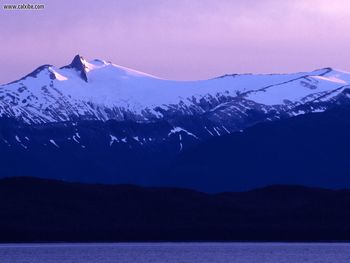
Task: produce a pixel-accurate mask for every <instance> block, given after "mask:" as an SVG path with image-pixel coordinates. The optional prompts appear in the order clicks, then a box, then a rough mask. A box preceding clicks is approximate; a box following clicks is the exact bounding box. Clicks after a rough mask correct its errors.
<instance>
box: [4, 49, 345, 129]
mask: <svg viewBox="0 0 350 263" xmlns="http://www.w3.org/2000/svg"><path fill="white" fill-rule="evenodd" d="M349 81H350V74H349V73H347V72H342V71H336V70H333V69H331V68H325V69H320V70H316V71H313V72H308V73H295V74H271V75H251V74H243V75H224V76H222V77H218V78H214V79H209V80H200V81H171V80H164V79H160V78H157V77H155V76H152V75H149V74H146V73H142V72H139V71H136V70H132V69H128V68H125V67H121V66H117V65H115V64H113V63H110V62H106V61H103V60H93V61H90V62H88V61H86V60H85V59H83V58H82V57H81V56H78V55H77V56H76V57H75V58H74V59H73V61H72V63H71V64H69V65H68V66H65V67H62V68H56V67H55V66H51V65H44V66H41V67H39V68H38V69H36V70H35V71H33V72H32V73H30V74H29V75H27V76H25V77H23V78H22V79H20V80H17V81H14V82H11V83H9V84H6V85H2V86H0V99H1V100H0V114H1V116H7V117H14V118H16V119H18V120H21V121H23V122H25V123H49V122H60V121H76V120H102V121H106V120H111V119H113V120H117V121H125V120H130V121H137V122H152V121H155V120H161V119H166V120H172V119H176V118H179V117H184V116H194V115H202V116H206V117H205V118H206V119H208V120H210V121H211V122H214V123H216V125H217V126H219V128H217V129H220V130H222V131H225V130H226V129H227V130H228V131H233V130H236V129H238V128H244V126H246V125H245V124H242V125H240V124H241V122H242V119H244V118H246V116H248V115H249V111H252V110H254V111H256V112H257V113H259V114H263V115H266V117H267V118H274V117H281V116H280V115H288V116H293V115H296V114H300V113H303V112H308V111H321V110H324V109H325V107H326V106H325V105H324V104H325V102H329V101H334V100H337V99H339V98H340V97H344V94H345V95H346V94H347V91H346V89H347V88H348V83H349ZM271 115H272V116H271ZM174 121H175V120H174ZM175 122H176V121H175ZM243 122H244V123H245V121H243ZM211 132H212V133H213V132H214V133H216V132H215V130H211ZM208 133H209V132H208ZM209 134H210V133H209Z"/></svg>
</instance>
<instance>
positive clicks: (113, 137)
mask: <svg viewBox="0 0 350 263" xmlns="http://www.w3.org/2000/svg"><path fill="white" fill-rule="evenodd" d="M109 136H110V137H111V141H110V142H109V146H112V144H113V143H114V142H119V140H118V138H117V137H115V136H113V135H112V134H110V135H109Z"/></svg>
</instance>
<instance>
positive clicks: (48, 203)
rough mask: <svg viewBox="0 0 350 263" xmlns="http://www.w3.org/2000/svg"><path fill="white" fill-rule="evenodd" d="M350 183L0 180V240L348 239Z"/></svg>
mask: <svg viewBox="0 0 350 263" xmlns="http://www.w3.org/2000/svg"><path fill="white" fill-rule="evenodd" d="M349 206H350V190H338V191H336V190H323V189H317V188H306V187H299V186H271V187H267V188H261V189H257V190H252V191H249V192H236V193H221V194H215V195H210V194H205V193H201V192H196V191H191V190H182V189H175V188H141V187H136V186H131V185H119V186H113V185H87V184H85V185H84V184H73V183H65V182H61V181H49V180H42V179H33V178H12V179H2V180H0V211H1V212H0V214H1V216H0V233H1V235H0V242H60V241H62V242H98V241H105V242H107V241H237V240H242V241H349V239H350V229H349V222H350V210H349Z"/></svg>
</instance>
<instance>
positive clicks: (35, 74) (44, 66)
mask: <svg viewBox="0 0 350 263" xmlns="http://www.w3.org/2000/svg"><path fill="white" fill-rule="evenodd" d="M49 67H52V65H49V64H45V65H42V66H40V67H38V68H37V69H35V70H34V71H32V72H31V73H29V74H28V75H25V76H24V77H23V78H20V79H18V80H15V81H12V82H9V83H7V84H5V85H9V84H13V83H17V82H20V81H22V80H25V79H26V78H28V77H32V78H36V77H37V76H38V74H39V73H40V72H41V71H43V70H45V69H48V68H49ZM50 78H51V79H55V75H54V74H53V73H52V72H50Z"/></svg>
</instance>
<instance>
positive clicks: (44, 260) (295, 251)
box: [0, 243, 350, 263]
mask: <svg viewBox="0 0 350 263" xmlns="http://www.w3.org/2000/svg"><path fill="white" fill-rule="evenodd" d="M0 262H1V263H56V262H57V263H58V262H59V263H100V262H103V263H112V262H113V263H114V262H118V263H129V262H141V263H146V262H147V263H175V262H179V263H180V262H181V263H187V262H191V263H207V262H208V263H209V262H219V263H221V262H222V263H229V262H237V263H254V262H257V263H270V262H271V263H272V262H273V263H299V262H308V263H314V262H315V263H316V262H317V263H323V262H336V263H349V262H350V244H336V243H335V244H333V243H332V244H304V243H300V244H298V243H297V244H288V243H259V244H258V243H133V244H127V243H118V244H34V245H33V244H21V245H12V244H2V245H1V244H0Z"/></svg>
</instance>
